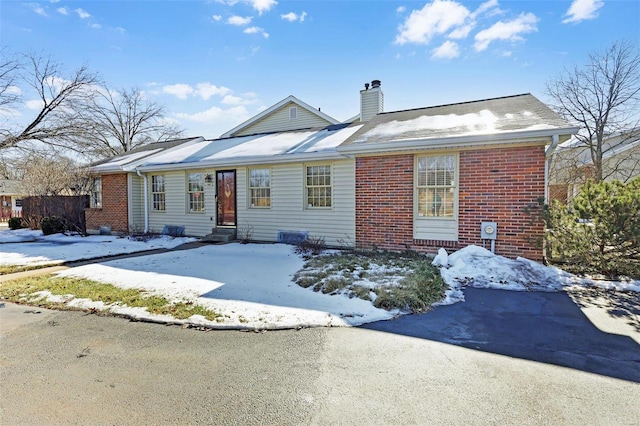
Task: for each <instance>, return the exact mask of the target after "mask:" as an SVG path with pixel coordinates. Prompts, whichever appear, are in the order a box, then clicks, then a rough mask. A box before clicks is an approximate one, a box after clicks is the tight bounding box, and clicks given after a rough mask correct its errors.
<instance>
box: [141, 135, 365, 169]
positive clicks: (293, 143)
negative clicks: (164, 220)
mask: <svg viewBox="0 0 640 426" xmlns="http://www.w3.org/2000/svg"><path fill="white" fill-rule="evenodd" d="M361 127H362V125H357V126H346V125H332V126H328V127H325V128H322V129H312V130H301V131H289V132H279V133H268V134H262V135H251V136H239V137H235V138H226V139H214V140H208V141H203V142H199V143H196V144H193V145H188V146H184V147H179V148H177V149H174V150H171V151H170V152H166V153H162V154H159V155H156V156H154V157H151V158H149V160H148V161H146V162H144V163H143V164H142V167H144V166H156V165H162V164H177V163H180V164H184V163H196V162H231V161H236V160H237V161H239V162H241V161H242V160H243V159H246V158H248V157H251V158H255V157H265V159H269V160H270V159H272V157H274V156H288V155H293V154H300V153H321V152H335V150H336V147H337V146H338V145H340V144H341V143H342V142H344V141H345V140H346V139H347V138H349V137H350V136H351V135H353V134H354V133H355V132H356V131H358V130H359V129H360V128H361Z"/></svg>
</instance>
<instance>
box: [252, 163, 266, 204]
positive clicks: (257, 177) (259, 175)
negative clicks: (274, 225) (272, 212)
mask: <svg viewBox="0 0 640 426" xmlns="http://www.w3.org/2000/svg"><path fill="white" fill-rule="evenodd" d="M249 205H250V206H251V208H265V207H271V170H269V169H250V170H249Z"/></svg>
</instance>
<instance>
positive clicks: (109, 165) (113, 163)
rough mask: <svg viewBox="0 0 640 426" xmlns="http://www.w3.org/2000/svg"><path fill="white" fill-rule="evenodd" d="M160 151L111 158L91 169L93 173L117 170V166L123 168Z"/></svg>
mask: <svg viewBox="0 0 640 426" xmlns="http://www.w3.org/2000/svg"><path fill="white" fill-rule="evenodd" d="M160 151H162V150H161V149H154V150H150V151H142V152H136V153H134V154H125V155H119V156H117V157H113V158H112V159H110V160H108V161H107V162H106V163H102V164H99V165H97V166H94V167H93V170H95V171H105V170H112V169H114V168H115V169H119V168H120V167H119V166H124V165H125V164H129V163H131V162H132V161H135V160H137V159H139V158H143V157H146V156H148V155H152V154H155V153H157V152H160Z"/></svg>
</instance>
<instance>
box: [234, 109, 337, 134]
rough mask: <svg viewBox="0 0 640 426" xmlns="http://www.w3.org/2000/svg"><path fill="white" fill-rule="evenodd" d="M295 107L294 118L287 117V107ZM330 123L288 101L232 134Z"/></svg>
mask: <svg viewBox="0 0 640 426" xmlns="http://www.w3.org/2000/svg"><path fill="white" fill-rule="evenodd" d="M291 107H296V108H297V116H296V118H295V119H290V118H289V108H291ZM330 124H331V123H330V122H328V121H327V120H325V119H323V118H321V117H318V116H317V115H316V114H313V113H311V112H309V111H308V110H306V109H305V108H301V107H300V106H299V105H297V104H295V103H293V102H289V103H287V104H286V105H284V106H282V107H281V108H279V109H277V110H276V111H274V112H272V113H271V114H269V115H267V116H266V117H264V118H262V119H261V120H258V121H257V122H255V123H253V124H252V125H251V126H249V127H246V128H244V129H242V130H241V131H239V132H238V133H234V136H244V135H253V134H256V133H268V132H280V131H285V130H296V129H308V128H311V127H323V126H328V125H330Z"/></svg>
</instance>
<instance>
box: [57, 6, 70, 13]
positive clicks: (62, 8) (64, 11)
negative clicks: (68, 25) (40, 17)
mask: <svg viewBox="0 0 640 426" xmlns="http://www.w3.org/2000/svg"><path fill="white" fill-rule="evenodd" d="M56 10H57V11H58V13H59V14H61V15H68V14H69V10H68V9H67V8H66V7H59V8H57V9H56Z"/></svg>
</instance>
